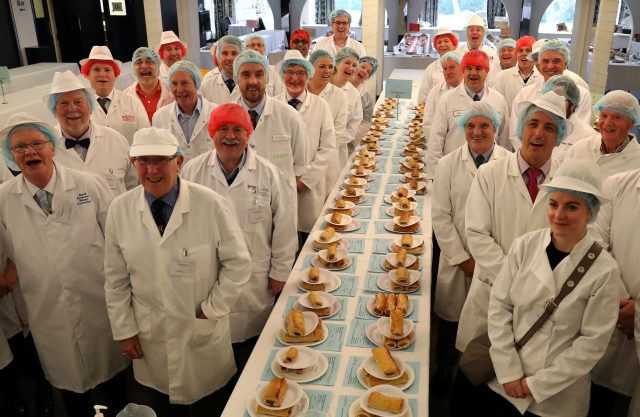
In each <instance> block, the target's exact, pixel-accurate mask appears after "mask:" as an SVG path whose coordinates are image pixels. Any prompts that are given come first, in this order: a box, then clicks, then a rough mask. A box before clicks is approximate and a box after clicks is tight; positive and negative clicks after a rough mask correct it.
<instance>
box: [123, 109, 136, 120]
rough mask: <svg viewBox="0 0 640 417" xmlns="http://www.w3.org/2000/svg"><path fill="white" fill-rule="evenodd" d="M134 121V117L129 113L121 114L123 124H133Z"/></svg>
mask: <svg viewBox="0 0 640 417" xmlns="http://www.w3.org/2000/svg"><path fill="white" fill-rule="evenodd" d="M135 120H136V117H135V116H134V115H133V114H131V113H130V112H128V111H126V112H124V113H122V121H123V122H134V121H135Z"/></svg>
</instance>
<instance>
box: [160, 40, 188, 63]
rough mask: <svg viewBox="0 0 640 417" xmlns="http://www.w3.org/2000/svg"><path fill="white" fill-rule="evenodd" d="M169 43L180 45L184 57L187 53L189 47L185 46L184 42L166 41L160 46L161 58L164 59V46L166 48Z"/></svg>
mask: <svg viewBox="0 0 640 417" xmlns="http://www.w3.org/2000/svg"><path fill="white" fill-rule="evenodd" d="M169 45H178V46H179V47H180V52H182V56H183V57H184V56H185V55H186V54H187V47H186V46H184V44H183V43H182V42H177V41H176V42H171V43H165V44H162V45H160V47H159V48H158V55H160V59H164V56H163V54H164V48H166V47H167V46H169Z"/></svg>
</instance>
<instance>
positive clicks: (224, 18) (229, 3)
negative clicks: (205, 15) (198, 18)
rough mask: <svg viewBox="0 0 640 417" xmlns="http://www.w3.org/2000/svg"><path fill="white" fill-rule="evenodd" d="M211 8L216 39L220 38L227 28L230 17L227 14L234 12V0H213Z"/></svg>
mask: <svg viewBox="0 0 640 417" xmlns="http://www.w3.org/2000/svg"><path fill="white" fill-rule="evenodd" d="M213 9H214V12H215V14H214V16H215V19H216V39H220V38H221V37H223V36H224V35H226V34H227V31H228V30H229V24H231V19H230V18H229V17H228V16H235V14H236V8H235V4H234V0H213Z"/></svg>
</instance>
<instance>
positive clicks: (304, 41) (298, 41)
mask: <svg viewBox="0 0 640 417" xmlns="http://www.w3.org/2000/svg"><path fill="white" fill-rule="evenodd" d="M292 43H293V44H294V45H295V44H297V43H301V44H303V45H306V44H308V43H309V41H308V40H306V39H296V40H295V41H293V42H292Z"/></svg>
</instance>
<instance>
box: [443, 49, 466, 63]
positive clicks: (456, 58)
mask: <svg viewBox="0 0 640 417" xmlns="http://www.w3.org/2000/svg"><path fill="white" fill-rule="evenodd" d="M448 60H452V61H456V62H457V63H458V64H459V63H460V62H462V57H461V56H460V55H459V54H458V53H457V52H456V51H449V52H447V53H446V54H444V55H442V56H441V57H440V64H444V63H445V62H446V61H448Z"/></svg>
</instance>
